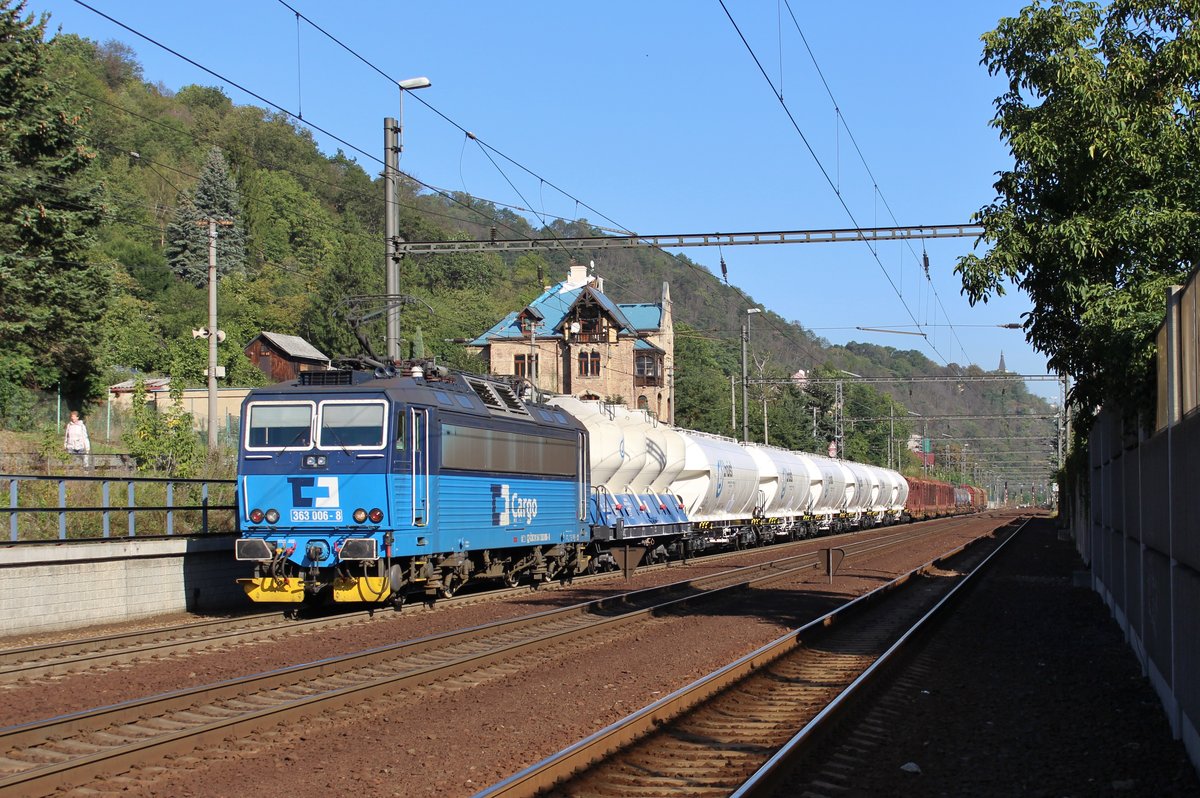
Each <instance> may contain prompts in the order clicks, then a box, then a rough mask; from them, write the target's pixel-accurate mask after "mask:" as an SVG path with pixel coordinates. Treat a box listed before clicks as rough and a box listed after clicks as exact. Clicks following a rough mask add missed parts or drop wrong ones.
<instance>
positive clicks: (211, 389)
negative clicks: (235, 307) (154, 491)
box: [208, 219, 217, 454]
mask: <svg viewBox="0 0 1200 798" xmlns="http://www.w3.org/2000/svg"><path fill="white" fill-rule="evenodd" d="M216 450H217V220H216V219H209V220H208V452H209V454H212V453H213V452H215V451H216Z"/></svg>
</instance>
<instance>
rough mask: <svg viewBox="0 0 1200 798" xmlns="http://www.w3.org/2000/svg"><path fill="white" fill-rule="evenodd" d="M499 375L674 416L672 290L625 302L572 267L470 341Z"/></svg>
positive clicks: (553, 390)
mask: <svg viewBox="0 0 1200 798" xmlns="http://www.w3.org/2000/svg"><path fill="white" fill-rule="evenodd" d="M471 345H472V346H477V347H479V348H480V354H481V355H482V356H483V358H484V360H485V361H486V362H487V363H488V370H489V371H491V373H493V374H501V375H512V376H515V377H518V378H525V379H529V380H530V381H531V382H533V383H534V384H535V385H536V386H537V387H538V388H539V389H540V390H543V391H549V392H551V393H559V394H567V395H570V396H575V397H578V398H580V399H604V400H611V401H620V402H623V403H624V404H625V405H627V406H628V407H632V408H641V409H643V410H649V411H651V412H652V413H654V414H655V415H656V416H657V417H658V418H661V419H663V420H665V421H668V422H673V421H674V412H675V393H674V365H675V332H674V326H673V321H672V317H671V293H670V288H669V286H668V285H667V283H663V287H662V300H661V301H660V302H656V303H641V304H629V305H618V304H616V303H615V302H613V301H612V300H611V299H609V298H608V297H607V296H605V294H604V281H603V280H602V279H600V278H598V277H595V276H592V275H589V274H588V269H587V267H586V266H581V265H576V264H573V265H572V266H571V268H570V271H569V273H568V275H567V279H566V280H564V281H563V282H561V283H558V284H557V285H553V286H550V287H549V288H547V289H546V290H545V291H544V292H543V293H542V295H541V296H539V297H538V298H537V299H535V300H533V301H532V302H530V303H529V305H527V306H526V307H525V308H523V309H522V310H520V311H517V312H514V313H510V314H508V315H507V316H505V317H504V319H502V320H501V321H500V322H499V323H498V324H496V325H495V326H494V327H492V328H491V329H490V330H488V331H487V332H485V333H484V334H483V335H481V336H479V337H478V338H476V339H475V340H474V341H472V342H471Z"/></svg>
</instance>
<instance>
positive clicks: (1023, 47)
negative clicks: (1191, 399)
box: [957, 0, 1200, 411]
mask: <svg viewBox="0 0 1200 798" xmlns="http://www.w3.org/2000/svg"><path fill="white" fill-rule="evenodd" d="M1188 8H1190V6H1189V5H1188V4H1184V3H1182V2H1179V0H1117V1H1116V2H1113V3H1112V4H1111V5H1109V6H1108V7H1107V8H1105V9H1103V10H1102V9H1101V7H1100V6H1099V5H1098V4H1097V3H1092V2H1076V1H1074V0H1070V1H1069V0H1051V2H1047V3H1036V4H1033V5H1030V6H1028V7H1026V8H1025V9H1023V10H1022V11H1021V13H1020V15H1019V16H1016V17H1010V18H1005V19H1002V20H1000V23H999V25H998V26H997V27H996V29H995V30H994V31H992V32H990V33H988V34H986V35H985V36H984V37H983V42H984V50H983V63H984V64H985V65H986V66H987V68H988V71H989V72H990V73H991V74H993V75H995V74H1004V75H1006V76H1007V78H1008V90H1007V91H1006V92H1005V93H1004V94H1002V95H1001V96H1000V97H998V98H997V99H996V116H995V118H994V119H993V120H992V124H993V125H994V126H995V127H996V128H997V129H999V131H1000V136H1001V138H1002V139H1003V140H1004V141H1005V142H1006V143H1007V145H1008V147H1009V150H1010V152H1011V154H1012V158H1013V162H1014V163H1013V166H1012V168H1011V169H1007V170H1004V171H1002V172H1000V173H999V179H998V180H997V182H996V184H995V188H996V192H997V194H998V196H997V198H996V200H995V201H994V202H992V203H991V204H990V205H987V206H986V207H984V208H983V209H982V210H981V211H980V212H979V213H978V214H977V217H976V218H977V219H978V220H979V221H980V222H982V223H983V226H984V230H985V233H984V236H983V238H984V240H986V241H987V242H988V243H990V244H991V249H990V250H989V251H988V252H987V253H986V254H985V255H982V256H975V255H969V256H967V257H964V258H962V259H961V260H960V261H959V263H958V266H957V271H958V272H959V273H960V274H961V275H962V281H963V291H964V293H965V294H966V295H967V297H968V298H969V299H970V301H971V302H972V303H974V302H979V301H984V302H986V301H987V300H988V298H989V297H991V296H994V295H1000V294H1003V293H1004V285H1005V283H1012V284H1015V285H1016V286H1017V287H1018V288H1020V289H1021V290H1022V291H1024V292H1025V293H1027V294H1028V295H1029V298H1030V299H1031V300H1032V301H1033V310H1032V311H1031V313H1030V314H1029V318H1028V321H1027V324H1026V330H1027V331H1028V337H1029V340H1030V342H1031V343H1032V344H1033V345H1034V346H1035V347H1036V348H1037V349H1038V350H1039V351H1041V352H1044V353H1045V354H1046V355H1048V358H1049V365H1050V367H1051V368H1053V369H1057V370H1059V371H1064V372H1067V373H1069V374H1071V375H1072V376H1074V378H1075V380H1076V385H1075V388H1074V390H1073V397H1074V399H1075V400H1076V401H1077V403H1078V404H1079V405H1080V407H1081V408H1083V409H1084V410H1085V411H1086V410H1087V409H1089V408H1091V407H1094V406H1095V405H1098V404H1100V403H1102V402H1104V401H1105V400H1119V403H1120V404H1126V405H1127V406H1128V405H1129V404H1132V405H1134V406H1135V407H1137V406H1140V407H1142V408H1148V407H1151V406H1152V404H1151V397H1152V395H1153V384H1152V381H1151V379H1150V376H1151V374H1152V352H1153V333H1154V330H1155V328H1156V327H1157V325H1158V323H1159V322H1160V320H1161V318H1162V314H1163V307H1164V303H1163V290H1164V288H1165V287H1166V286H1167V285H1170V284H1171V283H1174V282H1176V281H1178V280H1179V279H1180V278H1181V277H1182V276H1183V275H1185V274H1186V273H1187V272H1188V271H1189V270H1191V269H1192V268H1193V266H1194V265H1195V263H1196V255H1197V246H1198V245H1197V242H1198V241H1200V235H1198V234H1200V172H1198V171H1197V170H1196V168H1195V165H1196V160H1197V156H1198V155H1200V126H1197V118H1196V111H1197V99H1198V97H1200V94H1198V92H1200V41H1198V40H1197V38H1196V34H1195V31H1194V29H1193V20H1192V18H1193V12H1192V11H1190V10H1187V9H1188Z"/></svg>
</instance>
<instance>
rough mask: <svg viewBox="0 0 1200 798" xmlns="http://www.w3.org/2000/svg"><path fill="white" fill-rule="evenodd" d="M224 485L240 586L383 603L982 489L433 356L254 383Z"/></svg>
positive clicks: (933, 506) (903, 515) (931, 512)
mask: <svg viewBox="0 0 1200 798" xmlns="http://www.w3.org/2000/svg"><path fill="white" fill-rule="evenodd" d="M237 492H238V507H239V510H238V516H239V528H240V533H241V534H240V537H239V538H238V540H237V541H236V544H235V549H236V557H237V559H238V560H242V561H247V562H250V563H253V569H254V570H253V576H251V577H248V578H244V579H241V580H239V581H240V582H241V583H242V585H243V587H244V589H245V591H246V593H247V595H248V596H249V597H250V599H252V600H253V601H256V602H268V603H275V602H283V603H298V602H306V601H308V602H323V601H334V602H371V603H385V602H386V603H391V604H395V605H397V606H398V605H399V604H402V603H403V602H404V601H405V600H407V599H411V598H415V597H420V598H423V599H426V600H432V599H434V598H436V597H438V596H448V595H452V594H453V593H454V592H456V591H457V590H458V589H459V588H460V587H462V586H463V585H464V584H466V583H467V582H470V581H474V580H481V579H495V580H499V581H502V582H505V583H508V584H510V585H515V584H518V583H520V582H523V581H527V582H532V583H534V584H536V583H539V582H541V581H544V580H549V579H554V578H558V577H565V576H568V575H571V574H576V573H581V572H591V571H595V570H601V569H610V568H616V567H621V566H625V567H628V566H629V565H630V564H631V563H633V564H636V563H637V562H639V561H642V560H643V559H650V560H656V559H662V558H667V557H672V556H675V557H687V556H690V555H691V554H694V553H697V552H699V551H702V550H704V549H708V548H713V547H745V546H753V545H760V544H763V543H770V542H774V541H777V540H784V539H796V538H801V537H808V536H812V535H817V534H822V533H826V532H837V531H842V530H846V529H854V528H865V527H870V526H876V525H881V524H892V523H897V522H900V521H907V520H914V519H924V518H931V517H935V516H940V515H948V514H952V513H956V512H969V511H971V510H972V509H981V507H980V501H981V500H982V501H983V502H984V505H986V497H985V496H984V495H983V494H982V492H981V491H979V490H978V489H976V488H966V487H962V488H956V487H955V486H953V485H950V484H948V483H943V482H935V481H932V480H912V479H906V478H905V477H902V476H901V475H900V474H899V473H897V472H895V471H892V470H890V469H885V468H879V467H877V466H871V465H864V464H861V463H853V462H849V461H845V460H837V459H832V458H827V457H821V456H818V455H812V454H805V453H801V452H793V451H787V450H784V449H780V448H775V447H770V446H760V445H756V444H744V443H739V442H737V441H735V440H733V439H731V438H725V437H721V436H716V435H709V434H705V433H700V432H693V431H689V430H684V429H679V428H676V427H673V426H670V425H668V424H665V423H662V422H660V421H658V420H657V419H655V418H654V417H653V416H652V415H651V414H649V413H647V412H645V411H641V410H629V409H627V408H625V407H623V406H619V405H612V404H607V403H604V402H598V401H582V400H578V399H575V398H572V397H562V396H556V397H551V398H549V399H547V400H545V401H534V400H532V399H531V398H530V397H527V396H525V395H524V392H522V391H520V390H518V387H516V386H514V385H513V384H512V383H510V382H506V381H504V380H501V379H494V378H488V377H483V376H478V375H472V374H466V373H461V372H451V371H448V370H447V369H445V368H443V367H439V366H436V365H434V364H432V363H427V362H426V363H417V364H406V366H405V367H404V371H403V372H401V373H397V372H396V371H395V370H394V369H393V368H390V367H389V368H385V369H376V370H375V371H374V372H370V371H359V370H332V371H316V372H303V373H301V375H300V377H299V379H297V380H295V381H292V382H289V383H282V384H280V385H276V386H272V387H268V388H257V389H255V390H253V391H251V392H250V394H249V395H248V396H247V397H246V399H245V401H244V403H243V405H242V411H241V441H240V451H239V455H238V484H237Z"/></svg>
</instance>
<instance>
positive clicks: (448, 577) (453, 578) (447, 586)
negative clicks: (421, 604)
mask: <svg viewBox="0 0 1200 798" xmlns="http://www.w3.org/2000/svg"><path fill="white" fill-rule="evenodd" d="M460 587H462V582H461V581H460V580H459V578H458V576H457V575H456V574H454V573H445V574H442V597H443V598H451V597H453V596H454V594H455V593H457V592H458V589H459V588H460Z"/></svg>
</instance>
